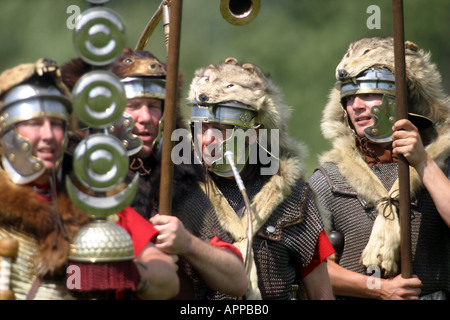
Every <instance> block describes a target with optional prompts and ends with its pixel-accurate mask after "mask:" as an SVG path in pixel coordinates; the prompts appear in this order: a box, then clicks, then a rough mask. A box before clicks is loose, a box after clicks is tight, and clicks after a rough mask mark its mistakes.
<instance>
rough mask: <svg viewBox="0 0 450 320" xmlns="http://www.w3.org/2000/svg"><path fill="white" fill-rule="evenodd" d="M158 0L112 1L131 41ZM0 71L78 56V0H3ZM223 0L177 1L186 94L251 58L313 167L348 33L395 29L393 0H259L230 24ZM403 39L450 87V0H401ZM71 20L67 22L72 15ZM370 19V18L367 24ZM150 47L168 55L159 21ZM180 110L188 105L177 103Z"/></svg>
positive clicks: (324, 143)
mask: <svg viewBox="0 0 450 320" xmlns="http://www.w3.org/2000/svg"><path fill="white" fill-rule="evenodd" d="M160 2H161V1H160V0H127V1H125V0H111V1H110V2H108V3H106V4H105V6H107V7H109V8H111V9H113V10H114V11H115V12H117V13H118V14H119V15H120V16H121V17H122V19H123V21H124V23H125V25H126V34H127V45H128V46H129V47H131V48H134V47H135V46H136V44H137V41H138V39H139V37H140V35H141V33H142V31H143V30H144V28H145V26H146V24H147V22H148V21H149V19H150V17H151V16H152V15H153V14H154V13H155V11H156V9H157V7H158V6H159V4H160ZM0 4H1V6H0V40H1V42H0V43H1V49H0V70H1V71H3V70H5V69H8V68H10V67H13V66H15V65H17V64H20V63H24V62H32V61H35V60H37V59H38V58H39V57H44V56H45V57H50V58H53V59H55V60H57V61H58V62H59V63H60V64H63V63H64V62H67V61H68V60H69V59H72V58H75V57H76V53H75V51H74V47H73V44H72V33H73V30H70V29H69V28H68V24H67V22H68V21H69V20H70V18H71V15H72V14H73V13H72V12H70V11H69V12H67V8H68V7H69V6H71V5H76V6H78V7H79V8H80V10H81V12H82V11H84V10H86V9H88V8H89V6H90V5H89V3H88V2H86V1H83V0H65V1H56V0H38V1H25V0H16V1H7V0H0ZM219 4H220V0H185V1H184V2H183V16H182V31H181V51H180V71H181V72H183V74H184V88H183V91H182V102H185V95H186V93H187V90H188V87H189V83H190V81H191V79H192V76H193V73H194V71H195V70H196V69H198V68H200V67H203V66H205V65H207V64H210V63H218V62H221V61H223V60H224V59H225V58H227V57H230V56H233V57H236V58H237V59H238V60H239V61H242V62H244V61H245V62H252V63H254V64H256V65H258V66H260V67H261V68H262V69H263V70H264V71H265V72H267V73H269V74H270V75H271V76H272V78H273V79H274V81H275V83H276V84H278V86H279V87H280V88H281V89H282V91H283V92H284V95H285V100H286V102H287V104H288V105H290V106H291V107H292V111H293V113H292V117H291V120H290V123H289V127H290V132H291V134H292V135H293V136H294V137H296V138H297V139H299V140H302V141H303V142H305V143H306V144H307V145H308V147H309V150H310V152H309V156H308V157H307V158H306V165H307V169H308V171H309V173H311V172H312V170H313V169H314V167H315V166H316V164H317V155H318V154H320V153H321V152H323V151H325V150H327V149H328V148H329V144H328V142H327V141H325V140H324V139H323V137H322V134H321V132H320V127H319V126H320V120H321V113H322V109H323V107H324V106H325V104H326V101H327V95H328V92H329V90H330V88H331V87H332V85H333V84H334V82H335V78H334V70H335V68H336V65H337V64H338V62H339V61H340V59H341V58H342V56H343V55H344V53H345V51H346V49H347V46H348V44H349V43H350V42H352V41H354V40H357V39H359V38H362V37H373V36H391V35H392V7H391V6H392V2H391V1H390V0H339V1H335V0H261V10H260V12H259V15H258V16H257V17H256V19H255V20H254V21H252V22H251V23H249V24H248V25H245V26H235V25H232V24H230V23H228V22H227V21H225V20H224V19H223V18H222V16H221V14H220V10H219ZM373 5H375V6H377V7H378V8H379V9H380V11H379V13H380V15H379V18H380V19H379V28H378V29H377V28H371V26H370V22H371V21H372V22H373V20H370V19H372V18H373V17H374V16H373V13H374V12H373V11H370V10H369V12H368V8H369V6H373ZM404 15H405V39H407V40H410V41H413V42H415V43H416V44H418V45H419V47H421V48H423V49H425V50H427V51H431V52H432V59H433V61H434V62H436V63H437V65H438V67H439V69H440V71H441V73H442V76H443V79H444V84H445V89H446V90H447V91H450V76H449V73H450V41H449V34H448V33H447V32H449V31H450V27H449V24H450V1H448V0H433V1H429V0H404ZM69 22H70V21H69ZM368 22H369V25H368ZM146 49H147V50H149V51H151V52H153V53H154V54H156V56H158V57H159V58H160V59H162V60H165V59H166V49H165V45H164V38H163V31H162V24H160V25H159V26H158V28H157V30H156V31H155V33H154V35H153V36H152V38H151V39H150V41H149V43H148V45H147V47H146ZM182 107H183V108H184V109H183V112H184V113H185V114H189V110H188V107H187V106H185V104H184V103H182Z"/></svg>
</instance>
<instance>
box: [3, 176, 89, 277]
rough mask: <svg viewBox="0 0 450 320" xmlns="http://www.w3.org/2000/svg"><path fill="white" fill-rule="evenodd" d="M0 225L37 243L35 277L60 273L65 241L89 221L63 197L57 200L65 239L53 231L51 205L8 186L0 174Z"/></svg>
mask: <svg viewBox="0 0 450 320" xmlns="http://www.w3.org/2000/svg"><path fill="white" fill-rule="evenodd" d="M0 203H1V204H2V208H1V209H0V224H1V225H2V226H5V227H11V228H14V229H16V230H17V231H19V232H23V233H26V234H29V235H32V236H33V237H35V238H36V240H37V241H38V246H39V248H38V250H37V251H36V254H35V259H36V260H35V261H36V266H37V272H38V274H39V275H42V276H43V275H46V274H54V273H58V272H64V270H62V268H63V267H64V266H65V264H66V262H67V254H68V251H69V240H70V239H72V238H73V237H74V235H75V234H76V232H77V231H78V229H79V227H80V226H81V225H83V224H85V223H87V222H88V221H90V218H89V217H88V216H87V215H86V214H85V213H83V212H82V211H80V210H78V209H77V208H76V207H75V206H74V204H73V203H72V202H71V200H70V198H69V196H68V195H67V194H66V193H62V194H61V195H60V196H59V197H58V201H57V206H58V212H59V216H60V219H61V221H62V223H63V225H64V227H65V230H66V232H67V235H68V237H69V239H66V238H65V237H64V234H63V233H62V232H61V230H59V229H57V227H56V225H57V220H56V219H57V217H56V216H55V215H54V214H53V213H54V209H53V208H52V202H46V201H42V200H40V199H39V198H38V197H37V196H36V193H35V192H34V190H33V188H31V187H28V186H19V185H16V184H14V183H12V182H11V181H10V180H9V178H8V176H7V174H6V173H5V172H4V171H3V170H1V171H0Z"/></svg>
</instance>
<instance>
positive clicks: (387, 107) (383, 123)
mask: <svg viewBox="0 0 450 320" xmlns="http://www.w3.org/2000/svg"><path fill="white" fill-rule="evenodd" d="M339 83H340V85H341V104H342V107H343V108H344V111H345V107H346V99H347V97H348V96H351V95H355V94H382V95H383V99H382V102H381V104H380V105H376V106H373V107H372V108H371V110H370V115H371V117H372V119H373V120H374V123H373V125H371V126H368V127H367V128H365V129H364V134H365V136H366V137H367V138H368V139H369V140H371V141H373V142H376V143H384V142H390V141H392V133H393V131H392V126H393V124H394V123H395V122H396V120H397V116H396V105H395V77H394V75H393V74H392V72H391V71H390V70H389V69H387V68H376V67H373V68H370V69H367V70H365V71H363V72H362V73H360V74H359V75H358V76H356V77H353V78H346V79H341V81H340V82H339ZM408 119H409V120H411V122H413V124H414V125H416V126H417V127H418V128H419V129H425V128H427V127H429V126H431V125H432V121H431V120H430V119H428V118H426V117H424V116H421V115H417V114H413V113H408Z"/></svg>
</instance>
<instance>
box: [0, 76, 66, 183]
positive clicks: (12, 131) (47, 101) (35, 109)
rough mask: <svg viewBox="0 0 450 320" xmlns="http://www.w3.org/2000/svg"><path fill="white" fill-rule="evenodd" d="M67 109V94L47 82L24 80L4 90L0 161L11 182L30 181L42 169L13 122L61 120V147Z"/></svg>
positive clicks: (41, 164)
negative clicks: (62, 122)
mask: <svg viewBox="0 0 450 320" xmlns="http://www.w3.org/2000/svg"><path fill="white" fill-rule="evenodd" d="M71 109H72V106H71V102H70V100H69V98H68V97H66V96H65V95H64V94H63V93H62V92H61V91H60V90H59V89H58V88H57V87H56V86H54V85H51V84H49V83H45V84H44V82H38V81H34V80H33V81H28V82H26V83H23V84H19V85H17V86H15V87H13V88H12V89H10V90H8V91H7V92H6V93H5V94H4V96H3V97H2V105H1V106H0V137H1V140H2V149H3V150H2V164H3V167H4V169H5V171H6V172H7V173H8V175H9V176H10V177H11V179H12V181H13V182H14V183H17V184H27V183H30V182H32V181H34V180H36V179H37V178H38V177H40V176H41V175H42V174H43V173H44V171H45V166H44V164H43V162H42V160H41V159H39V158H37V157H34V156H33V155H32V150H33V145H32V144H31V143H30V141H29V140H27V139H25V138H23V137H21V136H20V135H19V134H17V131H16V125H17V124H19V123H21V122H22V121H26V120H30V119H35V118H40V117H52V118H56V119H61V120H63V121H64V122H65V124H66V130H65V136H64V139H63V141H62V144H61V150H64V149H65V147H66V144H67V140H68V132H67V131H68V130H67V125H68V123H69V117H70V112H71ZM63 155H64V152H61V158H60V159H58V160H57V162H56V163H55V171H57V170H58V169H59V166H60V163H61V161H62V157H63Z"/></svg>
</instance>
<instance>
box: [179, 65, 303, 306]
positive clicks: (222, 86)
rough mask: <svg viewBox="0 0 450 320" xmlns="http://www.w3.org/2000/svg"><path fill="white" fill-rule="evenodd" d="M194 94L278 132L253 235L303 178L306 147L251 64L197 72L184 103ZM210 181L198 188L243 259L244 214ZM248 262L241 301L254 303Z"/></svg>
mask: <svg viewBox="0 0 450 320" xmlns="http://www.w3.org/2000/svg"><path fill="white" fill-rule="evenodd" d="M200 95H203V97H205V96H206V97H207V98H208V100H207V102H208V103H219V102H227V101H238V102H240V103H243V104H245V105H248V106H250V107H253V108H254V109H256V110H257V112H258V114H257V116H256V121H255V123H256V124H259V125H261V128H264V129H279V141H278V142H279V155H280V159H279V170H278V172H277V173H276V174H274V175H273V176H271V177H270V178H269V179H268V181H267V182H266V183H265V184H264V186H263V188H262V189H261V191H260V192H259V193H258V194H257V195H256V196H255V197H254V198H253V200H252V202H251V206H252V211H253V213H254V216H253V220H252V222H253V223H252V225H253V232H254V233H256V232H257V231H258V230H259V229H260V228H261V227H262V226H263V224H264V223H265V222H266V220H267V219H268V218H269V217H270V215H271V214H272V213H273V212H274V210H275V209H276V208H277V206H278V205H279V204H280V203H282V202H283V201H284V200H285V199H286V198H287V196H288V195H289V194H290V193H291V189H292V187H293V186H294V185H295V183H296V182H297V181H298V179H306V171H305V169H304V164H303V157H304V156H306V154H307V149H306V146H305V145H304V144H303V143H301V142H298V141H295V140H294V139H292V138H291V137H290V136H289V135H288V133H287V124H288V122H289V119H290V113H291V110H290V108H289V107H288V106H287V105H286V104H285V103H284V101H283V100H284V99H283V96H282V94H281V91H280V89H279V88H278V87H277V86H276V85H275V84H274V83H273V82H272V80H271V79H270V77H269V76H268V75H266V74H264V73H263V72H262V71H261V69H260V68H259V67H257V66H255V65H253V64H251V63H244V64H240V63H238V61H237V59H235V58H227V59H226V60H225V61H224V62H222V63H219V64H217V65H213V64H211V65H208V66H206V67H204V68H201V69H199V70H197V71H196V72H195V77H194V78H193V80H192V82H191V85H190V91H189V95H188V101H189V102H193V101H196V100H197V101H200V98H199V96H200ZM212 180H213V179H208V180H207V183H206V185H202V188H203V190H204V191H205V193H206V194H208V196H209V198H210V200H211V202H212V204H213V205H214V207H215V208H216V211H217V215H218V217H219V220H220V222H221V225H222V226H223V228H224V229H225V230H226V231H227V232H229V233H230V234H231V235H232V236H233V239H234V240H235V243H234V245H236V246H237V247H238V248H239V249H240V251H241V253H242V254H243V256H244V257H245V256H246V247H247V243H248V238H247V236H248V223H247V220H248V217H247V211H245V213H244V215H243V216H242V217H241V218H239V217H238V216H237V214H236V213H235V212H234V210H233V209H232V208H231V206H230V205H229V203H228V201H227V200H226V199H225V198H224V196H223V194H222V193H221V191H220V190H219V189H218V188H217V186H216V185H215V184H214V182H213V181H212ZM249 261H250V263H249V288H248V291H247V294H246V297H247V298H248V299H260V298H261V293H260V292H259V289H258V276H257V271H256V265H255V263H254V260H253V254H251V257H250V259H249Z"/></svg>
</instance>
